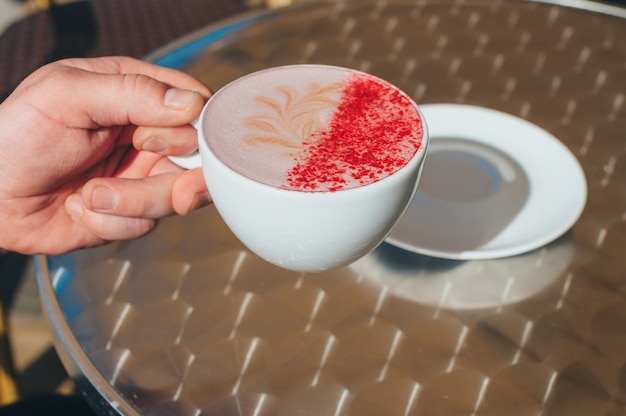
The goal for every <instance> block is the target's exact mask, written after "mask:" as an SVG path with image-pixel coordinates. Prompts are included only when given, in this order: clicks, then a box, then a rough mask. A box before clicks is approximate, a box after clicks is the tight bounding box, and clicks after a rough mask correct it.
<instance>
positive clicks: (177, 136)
mask: <svg viewBox="0 0 626 416" xmlns="http://www.w3.org/2000/svg"><path fill="white" fill-rule="evenodd" d="M132 141H133V145H134V146H135V148H137V149H140V150H145V151H148V152H153V153H158V154H160V155H176V156H183V155H188V154H190V153H192V152H193V151H195V150H196V149H197V148H198V133H197V131H196V129H195V128H193V127H192V126H190V125H185V126H179V127H139V128H137V129H136V130H135V131H134V132H133V136H132Z"/></svg>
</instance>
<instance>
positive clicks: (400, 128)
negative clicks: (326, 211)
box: [284, 75, 423, 191]
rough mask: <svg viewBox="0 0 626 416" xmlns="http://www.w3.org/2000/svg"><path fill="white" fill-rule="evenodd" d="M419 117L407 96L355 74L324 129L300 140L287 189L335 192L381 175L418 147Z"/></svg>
mask: <svg viewBox="0 0 626 416" xmlns="http://www.w3.org/2000/svg"><path fill="white" fill-rule="evenodd" d="M422 135H423V129H422V120H421V118H420V115H419V113H418V112H417V110H416V109H415V106H414V104H413V103H412V102H411V100H410V99H409V98H408V97H406V96H405V95H404V94H403V93H401V92H400V91H399V90H398V89H396V88H394V87H393V86H391V85H389V84H386V83H384V82H381V81H379V80H377V79H375V78H372V77H368V76H364V75H354V76H353V77H352V78H351V79H350V80H349V82H348V83H347V85H346V87H345V88H344V90H343V92H342V95H341V99H340V103H339V105H338V107H337V109H336V111H335V112H334V113H333V115H332V117H331V119H330V123H329V126H328V128H327V129H326V130H324V131H321V132H316V133H314V134H313V136H312V137H311V140H310V141H309V142H305V143H304V144H303V152H302V154H301V156H299V157H298V159H297V163H296V165H295V166H294V167H293V168H292V169H291V170H290V171H289V172H287V183H286V185H285V186H284V188H286V189H293V190H300V191H338V190H341V189H347V188H353V187H357V186H361V185H366V184H369V183H372V182H376V181H378V180H380V179H383V178H385V177H387V176H389V175H391V174H393V173H394V172H396V171H397V170H398V169H400V168H402V167H403V166H404V165H406V164H407V163H408V162H409V161H410V160H411V158H412V157H413V156H414V155H415V153H416V152H417V151H418V150H419V148H420V147H421V145H422Z"/></svg>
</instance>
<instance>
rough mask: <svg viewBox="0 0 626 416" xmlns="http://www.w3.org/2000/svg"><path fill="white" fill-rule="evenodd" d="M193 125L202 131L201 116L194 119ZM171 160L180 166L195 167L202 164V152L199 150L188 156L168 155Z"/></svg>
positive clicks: (185, 167)
mask: <svg viewBox="0 0 626 416" xmlns="http://www.w3.org/2000/svg"><path fill="white" fill-rule="evenodd" d="M189 124H191V126H192V127H193V128H195V129H196V131H200V118H196V119H194V120H193V121H192V122H191V123H189ZM168 158H169V160H171V161H172V162H174V163H175V164H177V165H178V166H180V167H181V168H184V169H195V168H199V167H201V166H202V163H201V160H200V152H198V151H197V150H196V151H195V152H193V153H191V154H189V155H187V156H168Z"/></svg>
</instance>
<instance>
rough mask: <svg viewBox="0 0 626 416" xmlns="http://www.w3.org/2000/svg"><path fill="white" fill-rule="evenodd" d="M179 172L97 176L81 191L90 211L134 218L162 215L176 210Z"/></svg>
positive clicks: (85, 204)
mask: <svg viewBox="0 0 626 416" xmlns="http://www.w3.org/2000/svg"><path fill="white" fill-rule="evenodd" d="M179 176H180V173H178V172H168V173H161V174H158V175H154V176H147V177H144V178H139V179H128V178H95V179H92V180H91V181H89V182H87V183H86V184H85V186H84V187H83V189H82V191H81V195H82V200H83V204H84V206H85V208H86V209H87V210H89V211H93V212H97V213H101V214H108V215H117V216H121V217H133V218H151V219H155V218H161V217H165V216H167V215H171V214H173V213H174V207H173V204H172V188H173V187H174V183H175V182H176V180H177V178H178V177H179Z"/></svg>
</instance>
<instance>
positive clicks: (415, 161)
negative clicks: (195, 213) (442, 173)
mask: <svg viewBox="0 0 626 416" xmlns="http://www.w3.org/2000/svg"><path fill="white" fill-rule="evenodd" d="M298 67H306V68H314V67H319V68H330V69H336V70H341V71H349V72H353V73H357V74H364V75H367V76H368V77H372V78H374V79H375V80H377V81H381V82H383V83H385V84H388V85H391V86H392V87H393V88H394V89H395V90H397V91H398V92H399V93H400V94H402V95H403V96H404V97H406V98H407V99H408V100H409V101H410V102H411V104H412V105H413V107H414V108H415V110H417V113H418V114H419V117H420V122H421V124H422V137H421V143H420V147H419V148H418V149H417V151H416V152H415V154H413V156H412V157H411V159H410V160H409V161H408V162H407V163H405V164H404V165H403V166H402V167H400V168H399V169H397V170H396V171H395V172H393V173H392V174H390V175H388V176H385V177H384V178H382V179H378V180H376V181H373V182H369V183H366V184H364V185H358V186H354V187H349V188H343V189H337V190H302V189H289V188H282V187H280V186H275V185H270V184H268V183H265V182H262V181H259V180H256V179H254V178H251V177H249V176H247V175H244V174H243V173H241V172H239V171H237V170H236V169H234V168H232V167H231V166H229V165H228V164H227V163H226V162H224V161H223V160H222V159H220V158H219V157H218V156H217V155H216V154H215V152H214V151H213V150H212V149H211V146H210V145H209V140H208V138H207V137H206V135H205V133H204V129H203V126H204V120H205V118H206V115H207V113H208V112H209V108H210V106H211V103H212V102H213V101H214V100H215V99H216V98H215V97H218V96H219V95H221V93H223V91H224V90H226V89H228V87H229V86H231V85H234V84H236V83H239V82H241V81H243V80H245V79H247V78H250V77H253V76H256V75H259V74H262V73H265V72H273V71H277V70H284V69H292V68H298ZM197 130H198V141H199V143H198V145H199V149H201V150H200V153H201V154H202V153H205V152H206V153H208V154H209V155H210V156H211V159H212V162H211V163H218V164H219V165H220V166H221V167H222V168H223V169H226V170H227V171H229V172H231V173H232V174H234V175H237V176H239V177H240V178H242V179H244V180H245V181H246V182H249V183H251V184H254V185H255V186H258V187H260V188H268V189H271V190H274V191H277V192H289V193H300V194H320V195H326V194H337V193H341V194H343V193H347V192H350V191H353V192H354V191H359V190H361V189H363V188H368V187H371V186H373V185H376V184H382V183H388V182H391V181H393V180H398V178H399V177H400V176H402V174H401V173H402V172H406V171H407V170H412V169H414V168H417V167H418V166H419V165H420V164H421V163H422V160H423V159H424V157H425V155H426V153H427V150H428V145H429V143H430V136H429V132H428V125H427V123H426V120H425V119H424V114H423V113H422V111H421V110H420V107H419V105H418V104H417V103H416V102H415V100H413V99H412V98H411V97H410V96H409V95H408V94H407V93H406V92H404V91H403V90H402V89H400V88H399V87H397V86H396V85H395V84H393V83H392V82H390V81H387V80H385V79H383V78H380V77H378V76H376V75H372V74H370V73H367V72H364V71H360V70H358V69H354V68H348V67H342V66H338V65H327V64H287V65H279V66H273V67H268V68H264V69H260V70H258V71H253V72H250V73H248V74H246V75H243V76H241V77H238V78H236V79H234V80H232V81H230V82H228V83H227V84H225V85H224V86H223V87H221V88H220V89H218V90H217V91H216V92H215V93H213V95H211V97H209V99H208V100H207V102H206V103H205V105H204V108H203V109H202V112H201V113H200V116H199V117H198V122H197ZM394 178H395V179H394Z"/></svg>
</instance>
